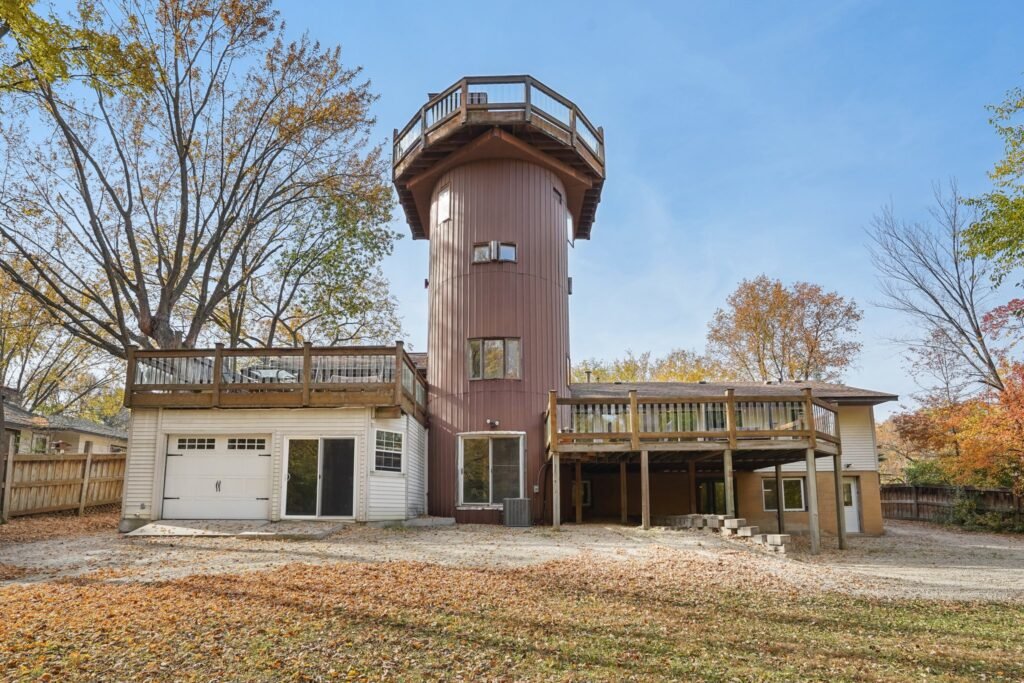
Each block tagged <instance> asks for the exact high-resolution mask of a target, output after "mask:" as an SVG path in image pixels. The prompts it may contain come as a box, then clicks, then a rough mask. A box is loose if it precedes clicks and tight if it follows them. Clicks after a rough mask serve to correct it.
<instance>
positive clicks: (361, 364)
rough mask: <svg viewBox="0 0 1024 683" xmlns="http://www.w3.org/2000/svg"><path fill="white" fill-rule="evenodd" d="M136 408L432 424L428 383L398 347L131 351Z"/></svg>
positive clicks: (130, 401) (129, 391) (129, 397)
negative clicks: (355, 412) (311, 411)
mask: <svg viewBox="0 0 1024 683" xmlns="http://www.w3.org/2000/svg"><path fill="white" fill-rule="evenodd" d="M124 396H125V405H126V406H128V407H130V408H304V407H314V408H341V407H351V406H363V407H374V408H376V409H377V412H378V415H380V416H391V417H397V416H398V415H399V414H400V413H405V414H407V415H411V416H413V417H414V418H416V419H417V420H419V421H420V422H421V423H423V424H426V423H427V383H426V379H425V378H424V377H423V375H422V373H421V372H420V371H419V369H418V368H417V367H416V364H415V363H414V362H413V360H412V359H411V358H410V356H409V354H407V353H406V352H405V349H404V347H403V345H402V344H401V343H398V344H396V345H395V346H349V347H315V346H312V345H308V344H307V345H306V346H303V347H300V348H277V349H270V348H259V349H257V348H252V349H249V348H241V349H226V348H224V347H223V346H220V345H218V346H217V347H216V348H213V349H180V350H168V351H139V350H134V349H130V350H129V353H128V373H127V382H126V386H125V394H124Z"/></svg>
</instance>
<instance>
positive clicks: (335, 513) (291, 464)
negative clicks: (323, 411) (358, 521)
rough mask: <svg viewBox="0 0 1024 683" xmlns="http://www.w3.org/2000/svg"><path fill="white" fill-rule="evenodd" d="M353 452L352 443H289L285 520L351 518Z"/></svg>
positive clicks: (328, 440)
mask: <svg viewBox="0 0 1024 683" xmlns="http://www.w3.org/2000/svg"><path fill="white" fill-rule="evenodd" d="M355 452H356V449H355V439H292V440H290V441H289V442H288V451H287V454H288V464H287V472H286V475H285V479H286V484H285V501H284V514H285V516H286V517H352V516H354V515H355V465H356V462H355V460H356V459H355Z"/></svg>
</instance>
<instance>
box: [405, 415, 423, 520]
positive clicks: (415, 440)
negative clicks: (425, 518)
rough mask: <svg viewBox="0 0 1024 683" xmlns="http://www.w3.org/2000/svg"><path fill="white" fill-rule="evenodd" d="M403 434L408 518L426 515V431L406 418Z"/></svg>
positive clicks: (412, 420) (417, 423)
mask: <svg viewBox="0 0 1024 683" xmlns="http://www.w3.org/2000/svg"><path fill="white" fill-rule="evenodd" d="M406 420H407V422H408V427H407V429H406V434H405V473H406V476H407V479H406V505H407V508H408V511H409V517H417V516H419V515H423V514H426V512H427V507H426V505H427V501H426V495H427V492H426V485H427V484H426V481H427V430H426V428H425V427H424V426H423V425H421V424H420V423H419V422H417V421H416V420H414V419H412V418H409V417H407V418H406Z"/></svg>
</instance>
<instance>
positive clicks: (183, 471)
mask: <svg viewBox="0 0 1024 683" xmlns="http://www.w3.org/2000/svg"><path fill="white" fill-rule="evenodd" d="M229 438H230V439H246V438H252V437H251V436H250V435H235V434H232V435H226V436H217V437H210V436H208V435H173V436H171V437H169V442H168V446H169V449H168V456H167V465H166V469H165V477H164V508H163V515H162V516H163V517H164V518H165V519H269V517H270V487H271V458H270V457H268V455H267V454H265V453H261V452H259V451H246V450H229V449H228V448H227V444H228V440H229ZM182 439H185V440H186V442H188V440H189V439H191V440H192V441H195V440H197V439H200V440H202V441H203V442H208V441H210V440H215V443H216V446H215V447H214V448H204V449H196V450H191V451H190V450H188V449H175V448H174V447H175V446H177V445H178V444H179V443H180V442H181V440H182Z"/></svg>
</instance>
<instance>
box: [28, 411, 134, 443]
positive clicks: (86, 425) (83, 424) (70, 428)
mask: <svg viewBox="0 0 1024 683" xmlns="http://www.w3.org/2000/svg"><path fill="white" fill-rule="evenodd" d="M47 419H48V421H49V423H50V429H54V430H58V431H65V432H83V433H85V434H95V435H97V436H106V437H108V438H111V439H124V440H126V441H127V439H128V431H127V430H125V429H121V428H119V427H111V426H110V425H105V424H102V423H100V422H93V421H92V420H85V419H83V418H80V417H64V416H63V415H57V416H54V417H50V418H47Z"/></svg>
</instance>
